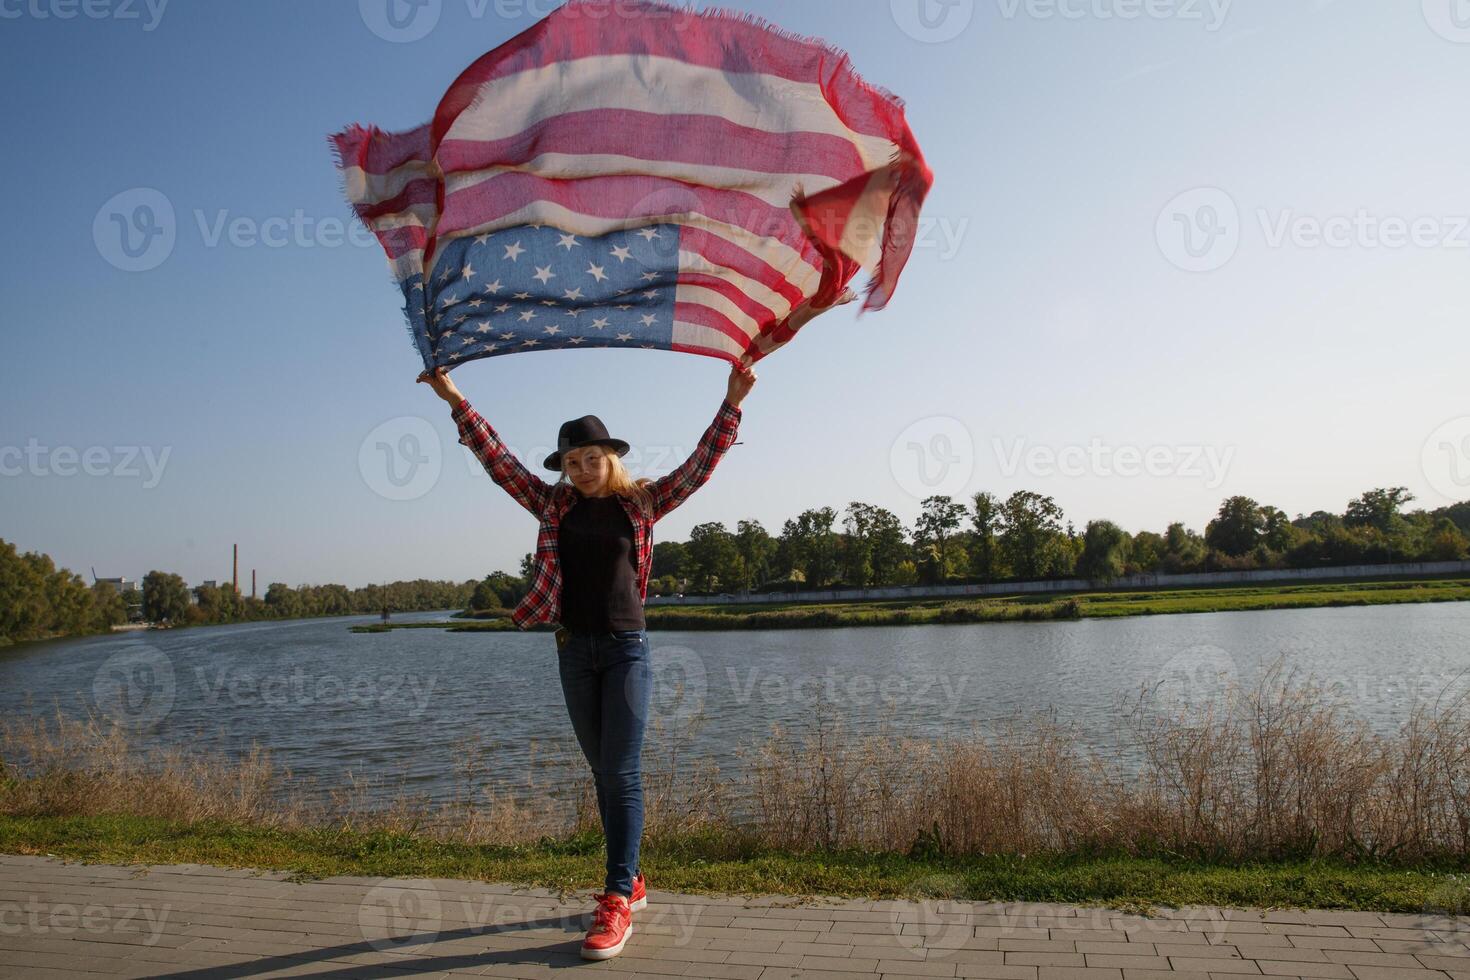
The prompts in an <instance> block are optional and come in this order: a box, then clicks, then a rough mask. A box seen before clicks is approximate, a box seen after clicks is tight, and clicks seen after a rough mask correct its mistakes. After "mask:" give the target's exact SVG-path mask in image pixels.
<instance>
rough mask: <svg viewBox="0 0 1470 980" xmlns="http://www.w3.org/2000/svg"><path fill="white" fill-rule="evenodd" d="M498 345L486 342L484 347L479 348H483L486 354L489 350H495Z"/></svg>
mask: <svg viewBox="0 0 1470 980" xmlns="http://www.w3.org/2000/svg"><path fill="white" fill-rule="evenodd" d="M499 346H500V345H499V344H486V345H485V346H484V347H481V348H480V349H481V350H483V351H484V352H485V353H487V354H488V353H490V352H491V351H493V350H495V349H496V348H497V347H499Z"/></svg>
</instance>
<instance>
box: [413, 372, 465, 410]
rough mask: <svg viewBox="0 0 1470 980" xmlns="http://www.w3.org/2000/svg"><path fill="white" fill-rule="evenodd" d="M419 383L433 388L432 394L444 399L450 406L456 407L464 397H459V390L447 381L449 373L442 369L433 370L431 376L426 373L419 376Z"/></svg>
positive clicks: (451, 382)
mask: <svg viewBox="0 0 1470 980" xmlns="http://www.w3.org/2000/svg"><path fill="white" fill-rule="evenodd" d="M419 381H422V382H423V383H425V384H427V385H428V386H429V387H430V388H433V389H434V394H436V395H438V396H439V397H440V398H442V399H444V400H445V401H446V402H448V403H449V404H450V405H458V404H459V403H460V401H461V400H462V399H463V398H464V395H461V394H460V393H459V389H458V388H457V387H455V385H454V382H453V381H451V380H450V379H449V372H448V371H446V370H445V369H444V368H442V367H438V368H435V369H434V373H433V374H430V373H429V372H428V371H425V372H424V373H423V374H420V375H419Z"/></svg>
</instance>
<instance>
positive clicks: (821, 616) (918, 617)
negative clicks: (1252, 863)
mask: <svg viewBox="0 0 1470 980" xmlns="http://www.w3.org/2000/svg"><path fill="white" fill-rule="evenodd" d="M1467 601H1470V579H1467V578H1433V579H1412V580H1403V579H1392V580H1380V581H1358V582H1331V583H1313V584H1307V585H1241V586H1212V587H1208V588H1188V589H1158V590H1144V591H1138V590H1130V591H1107V590H1099V591H1094V592H1079V593H1071V594H1066V595H1062V596H1055V595H1048V596H1036V595H1015V596H998V597H986V598H983V599H928V600H920V601H900V602H895V601H886V600H870V601H865V602H832V603H796V602H793V603H782V604H779V605H770V604H759V605H757V604H747V605H735V604H721V605H709V606H681V607H679V608H677V609H675V608H669V607H661V606H647V607H645V608H644V612H643V614H644V621H645V622H646V623H647V624H648V628H649V629H650V630H657V629H667V630H742V629H753V630H763V629H822V628H832V627H848V626H908V625H920V624H936V623H991V622H1024V621H1045V620H1067V619H1080V618H1084V617H1097V618H1104V617H1113V616H1157V615H1170V614H1179V613H1202V612H1234V611H1241V610H1259V609H1307V608H1318V607H1324V606H1371V605H1385V604H1395V603H1418V602H1467ZM550 628H552V627H550V626H547V625H545V624H540V625H538V626H537V627H534V629H537V630H542V631H544V630H547V629H550ZM350 629H351V630H352V631H353V632H356V633H380V632H384V631H386V630H389V629H446V630H449V631H450V632H505V631H515V630H516V629H517V627H516V626H515V624H513V623H512V622H511V621H510V620H509V619H508V618H506V617H504V616H499V617H496V618H493V619H485V620H472V619H460V620H450V621H442V622H428V623H387V624H383V623H374V624H371V625H363V626H354V627H350Z"/></svg>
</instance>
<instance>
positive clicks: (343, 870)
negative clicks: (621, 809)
mask: <svg viewBox="0 0 1470 980" xmlns="http://www.w3.org/2000/svg"><path fill="white" fill-rule="evenodd" d="M0 851H3V852H6V853H17V854H47V855H53V856H56V857H61V858H66V859H69V860H79V861H86V862H101V863H109V864H174V863H200V864H212V865H219V866H224V867H232V868H255V869H270V870H277V871H286V872H290V873H291V876H292V877H293V878H294V879H296V880H305V879H312V878H319V877H326V876H331V875H339V874H350V875H364V876H371V877H402V878H420V877H430V878H450V879H459V880H480V881H495V882H506V883H511V884H517V885H527V886H535V887H545V888H557V889H572V888H596V887H599V886H600V885H601V884H602V880H603V858H602V842H601V838H600V837H599V836H596V835H587V834H583V835H580V836H575V837H569V838H564V839H556V840H552V839H543V840H542V841H541V842H540V843H539V844H536V845H533V846H525V847H496V846H476V845H468V844H457V843H445V842H442V841H435V840H431V839H428V838H425V837H419V836H412V835H405V834H387V833H353V832H349V831H340V830H309V831H280V830H271V829H267V828H260V827H248V826H239V825H231V824H222V823H198V824H193V825H186V824H181V823H174V822H170V821H166V820H161V819H152V818H141V817H130V816H95V817H48V816H24V817H22V816H0ZM641 864H642V866H643V868H644V870H645V871H646V872H647V873H648V876H649V880H650V883H651V884H652V885H653V886H654V887H655V888H660V889H666V890H671V891H679V892H690V893H696V894H741V895H760V894H779V895H797V896H839V897H852V898H936V897H944V898H955V899H968V900H983V901H1035V902H1067V903H1073V904H1079V905H1086V904H1096V905H1107V906H1111V907H1114V908H1125V909H1130V910H1134V911H1147V910H1149V909H1150V908H1152V907H1154V906H1176V907H1177V906H1180V905H1188V904H1204V905H1227V906H1255V907H1299V908H1337V909H1358V910H1365V911H1379V912H1421V911H1426V910H1428V911H1431V912H1446V911H1450V912H1455V913H1463V912H1464V911H1466V910H1467V906H1470V902H1467V896H1470V889H1467V886H1466V884H1465V881H1466V880H1467V878H1466V877H1465V876H1462V875H1460V874H1458V873H1457V869H1452V868H1395V867H1387V866H1375V865H1358V866H1349V865H1346V864H1341V863H1330V862H1283V863H1271V864H1244V865H1218V864H1209V863H1201V862H1196V861H1188V860H1183V859H1177V858H1134V857H1127V856H1110V855H1074V856H1045V855H1033V856H1026V857H1020V856H1007V855H994V856H986V857H980V858H965V859H944V858H932V859H917V858H910V857H907V856H904V855H901V854H872V853H862V852H823V853H811V854H788V853H780V852H775V851H770V850H766V849H762V848H760V847H758V846H755V845H753V844H751V843H749V842H747V841H744V840H741V839H737V838H731V837H715V836H710V837H686V838H680V839H677V840H661V839H648V840H646V841H645V843H644V845H643V850H642V854H641Z"/></svg>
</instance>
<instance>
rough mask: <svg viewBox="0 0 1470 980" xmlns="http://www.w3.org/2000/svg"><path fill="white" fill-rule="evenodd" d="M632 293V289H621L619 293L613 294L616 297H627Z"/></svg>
mask: <svg viewBox="0 0 1470 980" xmlns="http://www.w3.org/2000/svg"><path fill="white" fill-rule="evenodd" d="M632 291H633V290H631V289H619V290H618V291H617V292H615V293H613V295H614V296H626V295H628V294H629V293H631V292H632Z"/></svg>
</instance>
